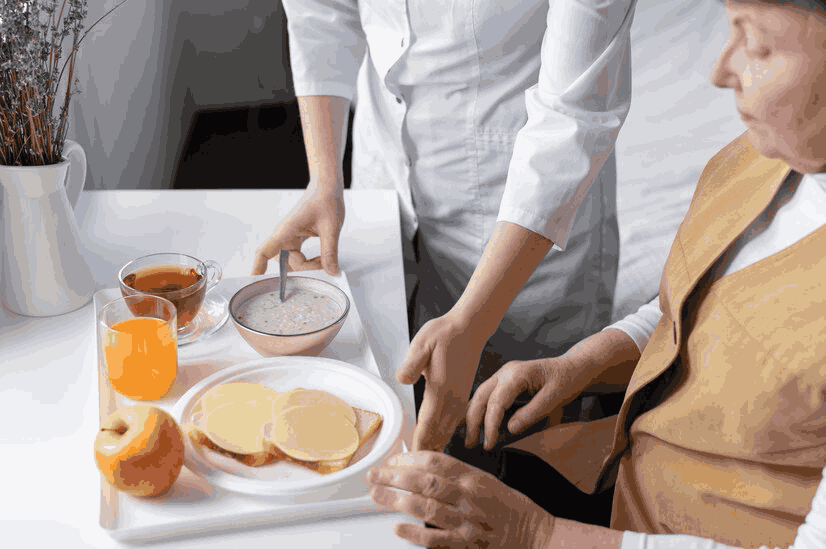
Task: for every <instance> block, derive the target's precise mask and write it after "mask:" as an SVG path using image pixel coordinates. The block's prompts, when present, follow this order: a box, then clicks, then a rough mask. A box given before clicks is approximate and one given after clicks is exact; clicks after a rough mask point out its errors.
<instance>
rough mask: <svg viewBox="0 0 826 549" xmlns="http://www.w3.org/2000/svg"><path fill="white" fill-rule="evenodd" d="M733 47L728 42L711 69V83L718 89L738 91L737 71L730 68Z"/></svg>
mask: <svg viewBox="0 0 826 549" xmlns="http://www.w3.org/2000/svg"><path fill="white" fill-rule="evenodd" d="M733 46H734V45H733V44H732V43H731V42H729V43H728V44H727V45H726V47H725V49H723V51H722V52H721V53H720V56H719V57H718V58H717V61H715V62H714V68H712V69H711V83H712V84H714V85H715V86H717V87H718V88H731V89H733V90H739V87H740V80H739V77H738V73H737V71H735V70H733V68H732V66H731V58H732V55H733V53H734V47H733Z"/></svg>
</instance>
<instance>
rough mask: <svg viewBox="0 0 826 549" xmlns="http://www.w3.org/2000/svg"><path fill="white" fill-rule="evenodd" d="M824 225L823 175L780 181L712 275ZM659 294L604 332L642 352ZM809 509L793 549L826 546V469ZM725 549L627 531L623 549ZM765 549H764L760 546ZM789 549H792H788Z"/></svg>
mask: <svg viewBox="0 0 826 549" xmlns="http://www.w3.org/2000/svg"><path fill="white" fill-rule="evenodd" d="M824 224H826V173H819V174H811V175H806V176H804V177H803V178H802V180H801V181H800V184H799V186H798V187H797V190H796V191H795V187H794V185H793V184H790V182H789V181H787V182H786V183H784V185H783V187H781V189H780V191H779V192H778V193H777V196H776V197H775V199H774V201H773V202H772V203H771V204H770V205H769V207H768V208H767V209H766V211H765V212H763V213H762V214H761V215H760V217H758V218H757V219H756V220H755V221H754V222H753V223H752V224H751V225H750V226H749V228H748V229H746V231H745V232H744V233H743V235H742V236H741V237H740V238H739V239H738V240H737V241H735V242H734V244H732V246H731V247H730V248H729V250H728V251H727V252H726V254H724V255H723V257H722V258H721V259H720V261H719V262H718V264H717V265H715V266H714V267H713V268H714V269H715V271H717V272H716V273H715V275H714V276H715V277H716V278H719V277H721V276H725V275H729V274H732V273H735V272H737V271H739V270H741V269H743V268H745V267H748V266H749V265H752V264H753V263H756V262H758V261H760V260H762V259H765V258H767V257H769V256H770V255H773V254H776V253H777V252H779V251H781V250H783V249H785V248H787V247H789V246H791V245H792V244H794V243H795V242H797V241H798V240H800V239H802V238H804V237H805V236H807V235H809V234H811V233H812V232H814V231H815V230H817V229H819V228H820V227H822V226H823V225H824ZM661 317H662V312H661V311H660V299H659V296H657V297H655V298H654V299H653V300H651V301H650V302H649V303H646V304H645V305H643V306H642V307H640V308H639V309H638V310H637V312H636V313H633V314H630V315H628V316H626V317H625V318H623V319H622V320H620V321H618V322H615V323H614V324H612V325H611V326H608V327H607V328H605V329H606V330H621V331H623V332H625V333H627V334H628V335H629V336H630V337H631V338H632V339H633V340H634V342H635V343H636V344H637V347H639V349H640V352H642V350H643V349H645V346H646V345H647V344H648V341H649V339H650V338H651V334H653V333H654V329H655V328H656V327H657V324H658V323H659V322H660V318H661ZM823 478H824V480H821V482H820V486H819V487H818V490H817V494H816V495H815V499H814V501H813V502H812V510H811V511H810V512H809V514H808V515H807V516H806V522H805V523H804V524H803V525H801V526H800V528H799V529H798V531H797V537H796V539H795V541H794V545H793V546H792V548H793V549H815V548H817V549H823V548H824V547H826V468H824V476H823ZM725 547H728V546H726V545H723V544H720V543H716V542H714V541H711V540H708V539H704V538H700V537H695V536H685V535H647V534H639V533H636V532H625V533H624V534H623V537H622V549H721V548H725ZM764 549H765V546H764ZM790 549H791V548H790Z"/></svg>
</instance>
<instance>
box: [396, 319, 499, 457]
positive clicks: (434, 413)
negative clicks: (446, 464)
mask: <svg viewBox="0 0 826 549" xmlns="http://www.w3.org/2000/svg"><path fill="white" fill-rule="evenodd" d="M484 347H485V339H484V338H481V337H478V336H477V335H476V334H474V333H473V331H472V330H471V327H470V325H469V323H468V322H467V321H465V320H464V319H462V318H461V316H460V315H459V314H457V313H456V312H454V310H451V311H450V312H448V313H447V314H445V315H443V316H441V317H439V318H435V319H433V320H430V321H428V322H427V323H426V324H425V325H424V326H422V329H421V330H419V333H417V334H416V337H414V338H413V341H411V342H410V351H409V352H408V355H407V359H406V360H405V362H404V364H402V367H401V368H400V369H399V371H398V373H397V374H396V377H397V379H398V380H399V382H400V383H415V382H416V380H418V379H419V376H420V375H423V376H424V378H425V389H424V396H423V398H422V404H421V407H420V408H419V416H418V421H417V423H416V431H415V433H414V434H413V448H412V449H413V450H414V451H415V450H434V451H439V452H441V451H442V450H444V449H445V447H446V446H447V443H448V442H450V438H451V437H452V436H453V432H454V431H455V430H456V427H458V426H459V424H460V423H461V422H462V420H463V419H464V417H465V411H466V409H467V403H468V400H469V398H470V390H471V388H472V387H473V379H474V377H475V375H476V369H477V368H478V366H479V358H480V357H481V356H482V350H483V349H484Z"/></svg>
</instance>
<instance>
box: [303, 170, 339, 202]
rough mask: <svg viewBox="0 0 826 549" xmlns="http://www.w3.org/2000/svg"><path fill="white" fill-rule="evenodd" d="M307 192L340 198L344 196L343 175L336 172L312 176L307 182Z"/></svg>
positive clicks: (321, 196)
mask: <svg viewBox="0 0 826 549" xmlns="http://www.w3.org/2000/svg"><path fill="white" fill-rule="evenodd" d="M307 193H309V194H313V195H315V196H317V197H320V198H341V197H342V196H344V175H343V174H342V173H341V172H337V173H335V174H331V175H320V176H313V177H311V178H310V182H309V183H307Z"/></svg>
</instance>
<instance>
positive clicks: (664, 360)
mask: <svg viewBox="0 0 826 549" xmlns="http://www.w3.org/2000/svg"><path fill="white" fill-rule="evenodd" d="M789 177H791V178H799V177H800V176H799V174H796V173H794V172H792V171H791V169H790V168H789V166H788V165H787V164H785V163H784V162H782V161H778V160H771V159H768V158H765V157H763V156H761V155H760V154H759V153H758V152H757V151H756V150H755V149H754V148H752V147H751V146H750V144H749V143H748V141H747V138H746V137H745V136H741V137H740V138H738V139H737V140H735V141H734V142H733V143H731V144H730V145H728V146H727V147H726V148H725V149H723V150H722V151H721V152H720V153H718V154H717V155H716V156H715V157H714V158H713V159H712V160H711V162H709V164H708V165H707V166H706V169H705V170H704V172H703V175H702V177H701V180H700V182H699V183H698V185H697V189H696V191H695V194H694V198H693V200H692V203H691V206H690V208H689V211H688V213H687V215H686V218H685V220H684V221H683V223H682V225H681V226H680V229H679V230H678V232H677V236H676V238H675V241H674V244H673V246H672V248H671V252H670V254H669V257H668V260H667V262H666V266H665V269H664V272H663V277H662V280H661V283H660V307H661V309H662V312H663V317H662V319H661V321H660V323H659V326H658V327H657V329H656V330H655V331H654V333H653V335H652V337H651V339H650V341H649V343H648V345H647V346H646V348H645V351H644V352H643V354H642V357H641V358H640V361H639V363H638V364H637V367H636V369H635V371H634V374H633V376H632V379H631V381H630V383H629V386H628V389H627V391H626V394H625V399H624V402H623V405H622V408H621V409H620V412H619V414H618V416H614V417H613V418H606V419H604V420H600V421H596V422H591V423H587V424H571V425H563V426H560V427H556V428H553V429H549V430H547V431H545V432H542V433H538V434H536V435H533V436H532V437H528V438H527V439H525V440H523V441H521V442H520V443H517V444H515V445H513V446H515V447H519V448H521V449H523V450H527V451H531V452H533V453H535V454H537V455H539V456H540V457H542V458H543V459H545V461H547V462H548V463H550V464H551V465H552V466H554V467H555V468H556V469H557V470H559V471H560V473H562V474H563V475H565V476H566V477H567V478H568V479H569V480H570V481H571V482H573V483H574V484H576V485H577V486H578V487H579V488H580V489H581V490H583V491H585V492H588V493H593V492H594V491H599V490H600V489H602V488H604V487H605V486H608V485H610V483H611V482H613V481H614V479H616V490H615V493H614V508H613V513H612V523H611V526H612V528H616V529H620V530H633V531H638V532H646V533H650V534H692V535H697V536H702V537H705V538H711V539H714V540H716V541H718V542H721V543H725V544H728V545H734V546H739V547H759V546H760V545H763V544H766V545H769V546H787V545H789V544H790V543H791V542H792V541H793V539H794V535H795V532H796V529H797V527H798V526H799V525H800V524H801V523H802V522H803V520H804V519H805V515H806V513H808V511H809V509H810V506H811V502H812V498H813V497H814V494H815V490H816V488H817V486H818V484H819V482H820V480H821V471H822V469H823V467H824V465H826V407H825V406H824V404H826V227H821V228H820V229H818V230H816V231H815V232H813V233H812V234H810V235H808V236H807V237H805V238H803V239H802V240H800V241H798V242H796V243H795V244H793V245H792V246H790V247H788V248H786V249H784V250H782V251H781V252H779V253H777V254H774V255H772V256H770V257H767V258H765V259H764V260H762V261H759V262H757V263H755V264H753V265H750V266H749V267H746V268H745V269H743V270H741V271H738V272H736V273H733V274H731V275H727V276H724V277H722V278H719V279H716V280H713V281H712V280H711V278H710V267H712V266H713V265H714V264H715V263H716V262H717V261H718V260H719V259H720V257H721V256H722V255H723V254H724V253H725V252H726V250H727V249H728V248H729V247H730V246H731V244H732V243H733V242H734V241H735V240H736V239H737V238H738V236H739V235H740V234H741V233H742V232H743V231H744V230H745V229H746V228H747V227H748V226H749V225H750V224H751V223H752V221H754V220H755V219H756V218H757V217H758V216H759V215H760V214H761V213H762V212H763V211H764V210H765V209H766V207H767V206H768V205H769V204H770V202H771V201H772V199H773V198H774V196H775V194H776V193H777V191H778V189H779V188H780V186H781V184H783V182H784V181H786V179H787V178H789Z"/></svg>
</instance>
